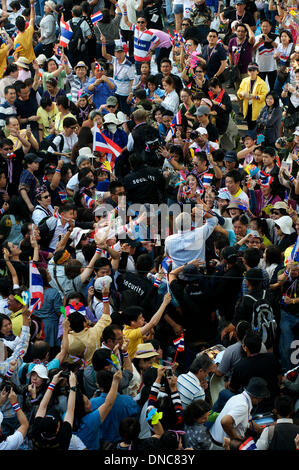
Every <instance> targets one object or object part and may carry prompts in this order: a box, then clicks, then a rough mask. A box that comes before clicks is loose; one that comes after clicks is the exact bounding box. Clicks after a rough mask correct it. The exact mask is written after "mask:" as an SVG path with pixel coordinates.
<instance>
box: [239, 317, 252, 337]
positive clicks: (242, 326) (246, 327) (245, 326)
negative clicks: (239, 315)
mask: <svg viewBox="0 0 299 470" xmlns="http://www.w3.org/2000/svg"><path fill="white" fill-rule="evenodd" d="M249 332H252V329H251V326H250V323H248V321H245V320H242V321H240V322H239V323H238V324H237V326H236V335H237V337H238V339H239V340H240V341H242V340H243V339H244V338H245V336H246V335H247V333H249Z"/></svg>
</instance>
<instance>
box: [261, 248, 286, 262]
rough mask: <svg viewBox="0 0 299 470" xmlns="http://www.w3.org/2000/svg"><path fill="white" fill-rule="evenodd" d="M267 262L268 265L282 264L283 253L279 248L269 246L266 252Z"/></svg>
mask: <svg viewBox="0 0 299 470" xmlns="http://www.w3.org/2000/svg"><path fill="white" fill-rule="evenodd" d="M265 261H266V263H267V264H268V265H270V264H280V263H281V262H282V253H281V249H280V248H279V246H276V245H272V246H268V247H267V248H266V251H265Z"/></svg>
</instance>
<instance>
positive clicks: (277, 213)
mask: <svg viewBox="0 0 299 470" xmlns="http://www.w3.org/2000/svg"><path fill="white" fill-rule="evenodd" d="M272 214H273V215H280V212H277V211H272Z"/></svg>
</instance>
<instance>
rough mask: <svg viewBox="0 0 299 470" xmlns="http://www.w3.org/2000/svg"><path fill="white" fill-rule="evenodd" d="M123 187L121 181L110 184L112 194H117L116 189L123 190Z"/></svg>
mask: <svg viewBox="0 0 299 470" xmlns="http://www.w3.org/2000/svg"><path fill="white" fill-rule="evenodd" d="M123 186H124V185H123V183H122V182H121V181H119V180H116V181H111V182H110V184H109V191H110V193H111V194H115V190H116V188H122V187H123Z"/></svg>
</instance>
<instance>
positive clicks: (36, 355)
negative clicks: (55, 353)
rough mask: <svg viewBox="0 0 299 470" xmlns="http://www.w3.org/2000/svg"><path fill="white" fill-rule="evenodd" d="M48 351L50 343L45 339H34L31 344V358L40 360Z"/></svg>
mask: <svg viewBox="0 0 299 470" xmlns="http://www.w3.org/2000/svg"><path fill="white" fill-rule="evenodd" d="M49 352H50V345H49V344H48V343H47V342H46V341H40V340H38V341H35V343H34V344H33V346H32V350H31V354H32V360H34V359H39V360H40V361H42V360H43V359H45V357H46V355H47V353H49Z"/></svg>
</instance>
